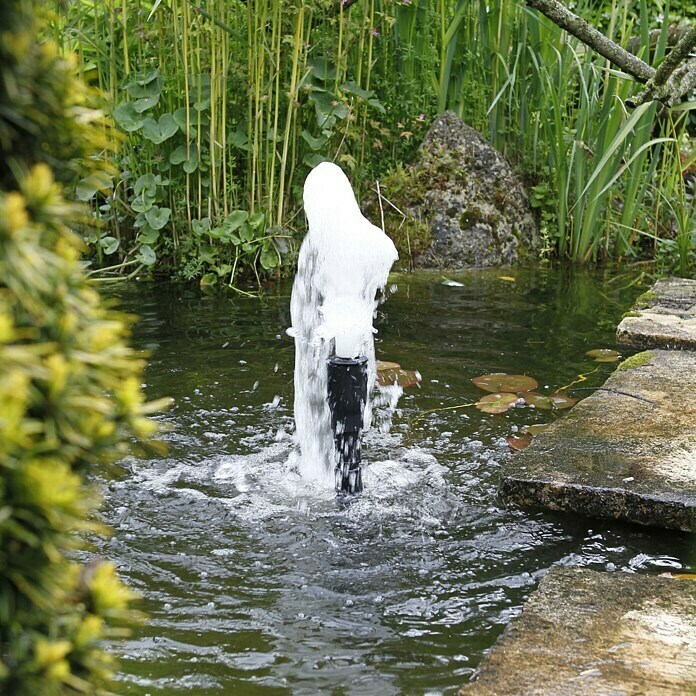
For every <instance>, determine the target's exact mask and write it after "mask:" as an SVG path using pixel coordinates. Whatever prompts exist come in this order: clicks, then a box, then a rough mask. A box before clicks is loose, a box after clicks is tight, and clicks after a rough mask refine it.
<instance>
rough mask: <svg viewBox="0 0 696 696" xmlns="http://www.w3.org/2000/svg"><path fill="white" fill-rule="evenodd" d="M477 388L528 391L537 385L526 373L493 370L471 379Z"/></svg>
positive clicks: (516, 391) (496, 390)
mask: <svg viewBox="0 0 696 696" xmlns="http://www.w3.org/2000/svg"><path fill="white" fill-rule="evenodd" d="M471 381H472V382H473V383H474V384H475V385H476V386H477V387H478V388H479V389H483V390H484V391H487V392H515V393H516V394H519V393H521V392H528V391H531V390H532V389H536V388H537V387H538V386H539V382H537V381H536V380H535V379H534V378H533V377H528V376H527V375H508V374H506V373H505V372H495V373H493V374H490V375H481V376H480V377H474V378H473V379H472V380H471Z"/></svg>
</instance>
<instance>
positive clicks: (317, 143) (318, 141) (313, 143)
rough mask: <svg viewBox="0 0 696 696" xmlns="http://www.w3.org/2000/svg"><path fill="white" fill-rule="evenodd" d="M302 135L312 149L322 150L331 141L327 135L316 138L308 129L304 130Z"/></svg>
mask: <svg viewBox="0 0 696 696" xmlns="http://www.w3.org/2000/svg"><path fill="white" fill-rule="evenodd" d="M301 135H302V137H303V138H304V139H305V141H306V142H307V144H308V145H309V147H311V148H312V150H320V149H321V148H322V147H324V145H326V143H327V142H328V141H329V139H328V138H327V137H326V136H325V135H321V136H319V137H318V138H315V137H314V136H312V135H310V133H309V132H307V131H306V130H303V131H302V133H301Z"/></svg>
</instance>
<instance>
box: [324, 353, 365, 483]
mask: <svg viewBox="0 0 696 696" xmlns="http://www.w3.org/2000/svg"><path fill="white" fill-rule="evenodd" d="M328 373H329V380H328V382H329V387H328V397H329V410H330V411H331V430H333V433H334V443H335V445H336V491H337V492H338V493H344V494H346V493H347V494H352V493H360V492H361V491H362V489H363V482H362V472H361V469H360V436H361V434H362V428H363V415H364V413H365V403H366V402H367V358H366V357H364V356H360V357H358V358H340V357H338V356H337V355H334V356H332V357H330V358H329V360H328Z"/></svg>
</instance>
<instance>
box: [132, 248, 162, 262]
mask: <svg viewBox="0 0 696 696" xmlns="http://www.w3.org/2000/svg"><path fill="white" fill-rule="evenodd" d="M136 259H137V260H138V261H140V263H144V264H145V265H146V266H152V264H154V263H155V261H157V256H156V255H155V252H154V251H153V250H152V247H151V246H149V245H148V244H143V245H142V246H141V247H140V250H139V251H138V255H137V256H136Z"/></svg>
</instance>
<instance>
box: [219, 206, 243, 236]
mask: <svg viewBox="0 0 696 696" xmlns="http://www.w3.org/2000/svg"><path fill="white" fill-rule="evenodd" d="M248 217H249V213H247V211H246V210H233V211H232V212H231V213H230V214H229V215H228V216H227V217H226V218H225V220H224V222H223V223H222V226H223V227H224V228H225V230H226V231H227V232H234V231H235V230H237V229H239V228H240V227H241V226H242V225H243V224H244V223H245V222H246V221H247V218H248Z"/></svg>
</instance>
